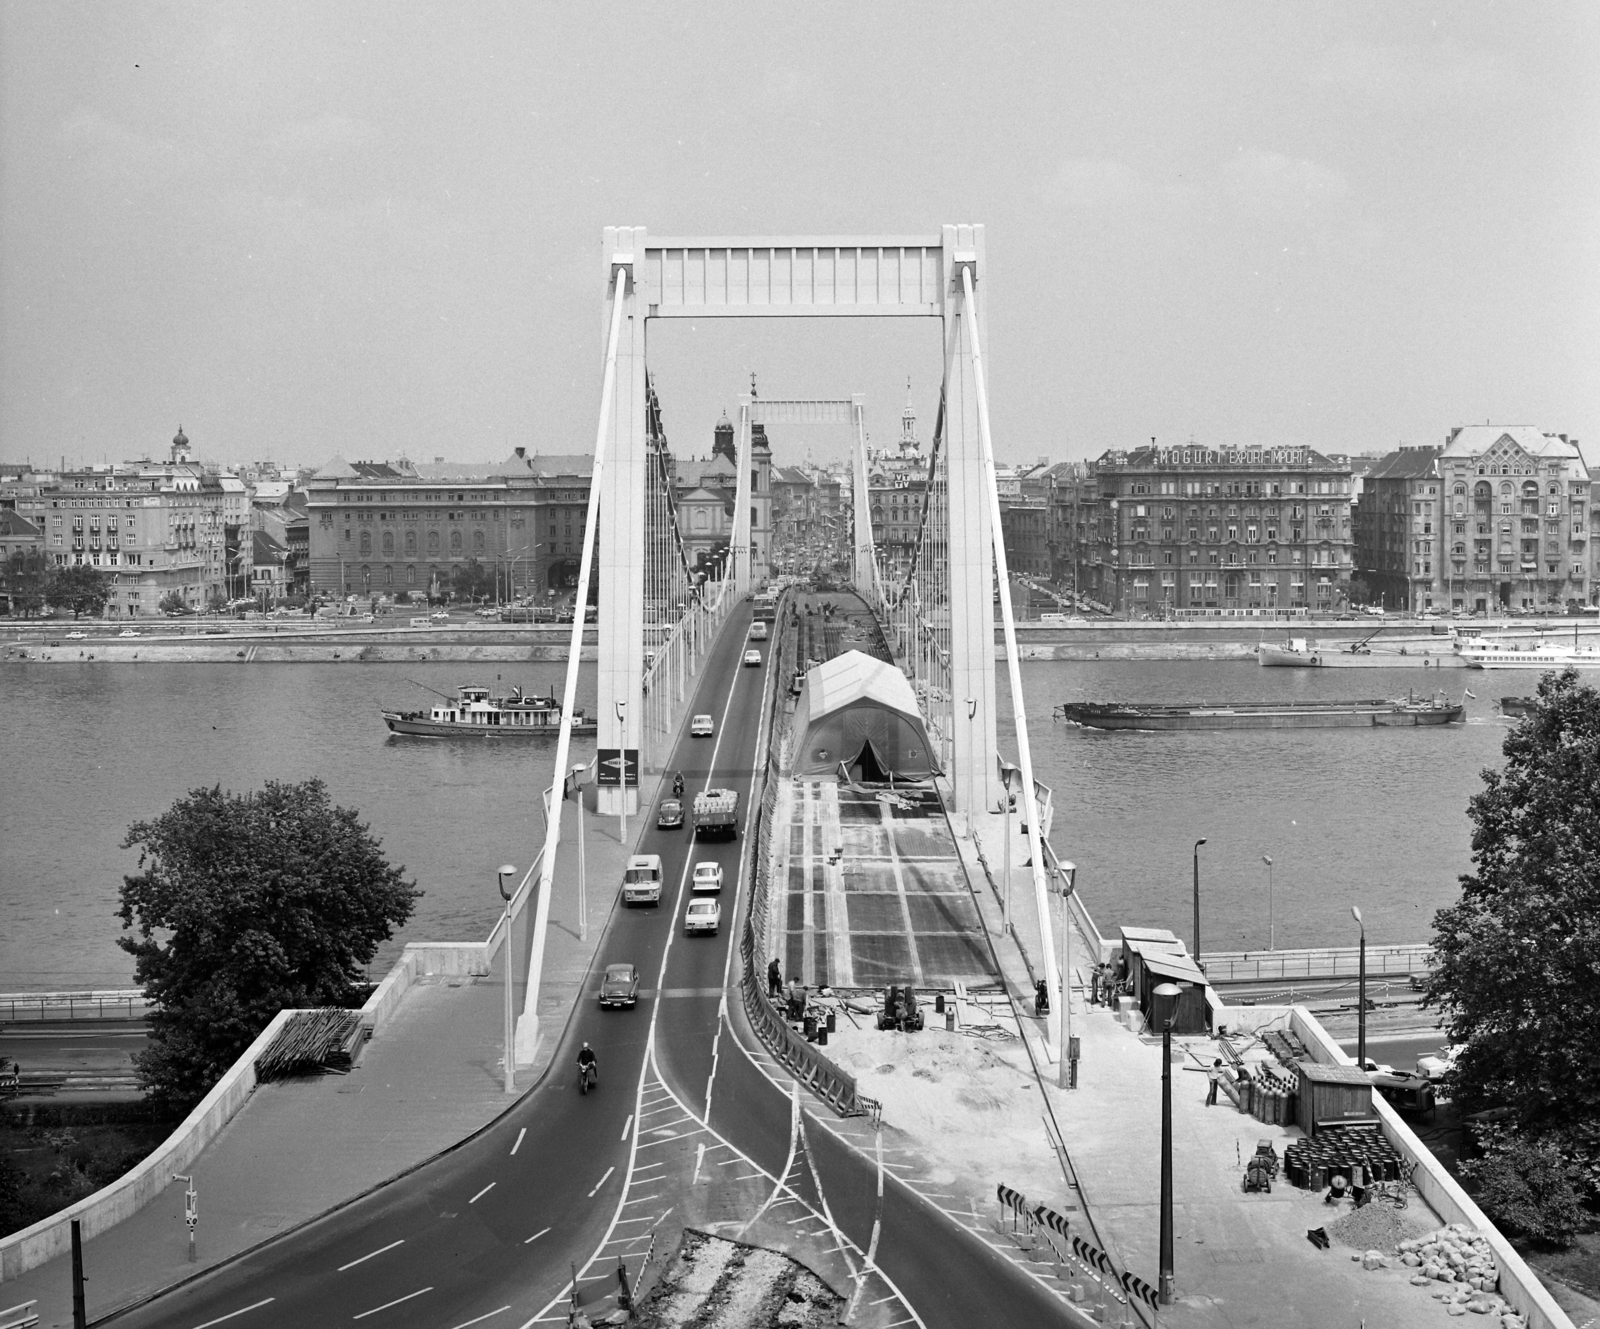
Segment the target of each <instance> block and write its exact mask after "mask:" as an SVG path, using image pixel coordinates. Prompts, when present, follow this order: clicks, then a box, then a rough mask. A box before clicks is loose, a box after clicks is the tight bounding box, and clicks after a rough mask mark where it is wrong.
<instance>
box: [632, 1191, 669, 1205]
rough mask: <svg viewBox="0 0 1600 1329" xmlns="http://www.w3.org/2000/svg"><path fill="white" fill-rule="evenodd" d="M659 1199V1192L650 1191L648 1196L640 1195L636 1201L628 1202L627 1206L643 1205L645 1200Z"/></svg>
mask: <svg viewBox="0 0 1600 1329" xmlns="http://www.w3.org/2000/svg"><path fill="white" fill-rule="evenodd" d="M660 1198H661V1192H660V1191H652V1192H651V1193H650V1194H649V1195H641V1196H640V1197H639V1198H638V1199H637V1200H629V1201H628V1203H629V1204H643V1203H644V1202H645V1201H646V1200H659V1199H660Z"/></svg>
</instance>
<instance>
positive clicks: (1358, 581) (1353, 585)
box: [1350, 577, 1372, 605]
mask: <svg viewBox="0 0 1600 1329" xmlns="http://www.w3.org/2000/svg"><path fill="white" fill-rule="evenodd" d="M1371 600H1372V588H1371V587H1370V586H1368V585H1367V581H1366V578H1365V577H1352V578H1350V603H1351V604H1353V605H1364V604H1368V603H1370V601H1371Z"/></svg>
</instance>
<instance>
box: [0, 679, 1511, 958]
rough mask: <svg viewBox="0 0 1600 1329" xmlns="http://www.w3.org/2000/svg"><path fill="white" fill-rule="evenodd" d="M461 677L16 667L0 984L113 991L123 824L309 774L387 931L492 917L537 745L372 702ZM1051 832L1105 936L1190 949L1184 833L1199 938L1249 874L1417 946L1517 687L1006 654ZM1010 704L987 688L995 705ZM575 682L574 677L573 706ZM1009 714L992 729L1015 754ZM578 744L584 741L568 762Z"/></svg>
mask: <svg viewBox="0 0 1600 1329" xmlns="http://www.w3.org/2000/svg"><path fill="white" fill-rule="evenodd" d="M466 668H467V667H463V666H461V665H458V664H404V665H402V664H364V665H356V664H326V665H305V664H283V665H275V664H254V665H230V664H216V665H195V664H186V665H177V664H171V665H161V664H145V665H122V664H118V665H106V664H99V665H96V664H83V665H62V664H50V665H37V664H35V665H28V664H12V665H8V666H6V668H5V669H4V671H3V673H0V680H3V681H0V690H3V695H4V697H5V702H6V706H5V710H6V714H7V717H8V726H7V729H8V733H7V739H8V743H7V749H8V763H7V765H8V768H9V770H10V772H11V774H10V775H9V777H8V778H7V779H6V780H5V781H4V783H3V785H0V919H3V920H4V922H3V924H0V990H28V989H41V988H43V989H62V988H86V987H120V986H125V985H127V984H128V983H130V982H131V980H132V962H131V959H130V957H128V956H127V955H126V954H125V953H124V952H122V951H121V950H120V949H118V947H117V945H116V938H117V936H118V935H119V933H120V930H121V924H120V922H119V921H118V919H117V916H116V907H117V892H118V888H119V886H120V885H121V881H122V876H123V874H124V873H128V872H132V871H134V870H135V869H136V867H137V860H136V856H135V855H134V854H132V853H130V852H129V851H126V850H123V849H122V848H120V844H121V841H122V839H123V836H124V835H125V834H126V831H127V828H128V826H129V824H130V823H132V822H135V821H139V820H142V819H147V818H151V817H155V816H157V815H159V814H160V813H161V812H163V811H164V810H165V809H166V808H168V807H169V806H170V805H171V804H172V802H173V801H174V800H175V799H177V798H179V797H181V796H182V795H183V794H184V793H185V792H187V791H188V790H190V789H194V788H197V787H201V786H210V785H215V784H221V785H222V786H223V787H224V788H225V789H232V790H245V789H251V788H258V787H259V786H260V785H261V784H262V783H263V782H264V781H266V780H269V779H277V780H285V781H288V780H300V779H304V778H306V777H308V776H312V775H315V776H318V777H320V778H321V779H322V780H324V781H325V782H326V783H327V785H328V788H329V790H330V792H331V794H332V796H333V798H334V800H335V801H336V802H338V803H340V804H342V805H344V806H347V807H353V808H355V809H357V810H358V811H359V812H360V814H361V816H362V818H363V819H364V820H366V821H367V822H368V823H369V824H370V825H371V827H372V830H373V831H374V833H375V834H376V835H377V836H378V837H379V838H380V839H381V840H382V842H383V847H384V850H385V852H386V853H387V854H388V856H389V858H390V861H391V862H395V863H400V864H404V865H405V868H406V871H407V873H408V875H409V876H411V877H414V878H415V879H416V881H417V883H418V885H420V886H421V887H422V888H423V890H424V891H425V894H424V896H423V897H422V899H421V901H420V902H419V904H418V908H417V912H416V914H415V916H414V917H413V919H412V920H411V922H410V923H409V924H408V925H407V926H406V928H405V931H404V933H403V934H402V935H401V936H400V937H398V938H397V939H396V940H395V941H394V942H392V943H390V944H389V945H388V946H386V947H385V948H384V950H383V952H382V954H381V955H380V957H379V959H378V961H377V962H376V963H375V964H374V966H373V968H374V970H375V971H377V972H381V971H382V970H383V969H384V968H385V967H386V966H387V963H388V961H389V959H390V958H391V957H392V956H393V955H394V954H396V953H397V951H398V947H399V945H400V944H401V943H402V942H403V941H405V940H419V941H420V940H472V939H477V938H481V937H483V936H484V935H486V934H487V933H488V931H489V928H490V927H491V926H492V924H493V922H494V919H495V917H496V915H497V913H498V911H499V907H500V898H499V895H498V893H497V892H496V889H495V868H496V867H497V866H498V865H499V864H501V863H505V862H510V863H515V864H517V865H519V866H525V865H526V864H527V863H528V862H529V861H530V860H531V859H532V857H533V854H534V853H535V851H536V848H537V846H538V844H540V843H542V830H541V827H542V819H541V816H540V813H539V792H540V790H541V789H542V788H543V787H544V786H545V784H547V783H548V781H549V779H550V762H551V761H552V760H553V758H554V747H555V744H554V740H553V739H534V740H531V741H522V742H510V741H495V742H486V741H483V740H481V739H478V740H449V739H443V740H441V739H393V738H390V737H389V736H388V732H387V730H386V729H385V727H384V724H383V722H382V720H381V719H380V718H379V715H378V711H379V708H380V707H381V706H389V707H396V706H403V707H408V708H412V707H419V706H425V705H427V704H428V702H429V701H430V698H429V695H428V694H427V693H426V692H424V691H422V690H421V689H420V688H418V687H417V686H415V684H417V683H420V684H424V685H426V686H428V687H431V688H436V689H439V690H440V691H445V692H448V691H452V690H453V689H454V688H455V687H456V686H457V685H459V684H461V683H466V682H482V683H486V684H491V685H494V684H496V683H497V676H496V674H495V673H493V672H489V673H483V674H475V675H472V676H470V677H469V676H468V673H467V672H466ZM493 668H496V669H498V671H499V680H498V681H499V685H500V686H503V687H506V688H509V687H510V686H512V685H513V684H516V685H520V686H522V687H523V688H525V689H538V690H540V691H545V690H549V689H552V688H558V687H559V686H560V679H561V675H562V666H561V665H559V664H535V665H521V666H514V665H501V666H495V667H493ZM1023 670H1024V676H1023V677H1024V688H1025V691H1026V696H1027V703H1028V711H1029V716H1030V724H1029V728H1030V732H1031V733H1032V736H1033V751H1034V759H1035V762H1036V763H1037V767H1038V775H1039V778H1040V779H1041V780H1043V781H1044V782H1045V783H1047V784H1049V785H1051V786H1052V787H1053V788H1054V790H1055V807H1056V813H1055V833H1054V836H1053V840H1054V843H1055V846H1056V848H1057V849H1058V851H1059V852H1060V853H1061V854H1062V856H1063V857H1070V858H1072V859H1074V860H1075V861H1076V862H1077V863H1078V865H1079V883H1080V887H1081V889H1082V890H1083V892H1084V894H1085V897H1086V899H1087V901H1088V904H1089V907H1090V910H1091V912H1092V913H1093V914H1094V915H1095V917H1096V919H1097V921H1098V922H1099V924H1100V926H1101V928H1102V929H1103V930H1107V931H1110V930H1112V929H1114V928H1115V926H1117V925H1119V924H1140V925H1146V926H1163V927H1171V928H1174V929H1176V930H1177V931H1178V932H1179V933H1180V934H1182V935H1184V936H1187V935H1188V933H1189V926H1190V923H1189V920H1190V886H1191V883H1190V852H1191V846H1192V845H1193V842H1194V841H1195V840H1196V839H1198V838H1199V837H1201V836H1205V837H1207V839H1208V840H1209V843H1208V844H1207V845H1206V847H1205V848H1204V849H1202V850H1201V855H1202V858H1201V891H1202V914H1203V917H1202V930H1203V931H1202V942H1203V945H1204V947H1205V948H1206V949H1213V948H1215V949H1229V950H1236V949H1244V948H1257V947H1265V946H1266V944H1267V869H1266V867H1265V865H1264V864H1263V863H1262V862H1261V858H1262V856H1263V855H1270V856H1271V857H1272V859H1273V865H1274V866H1273V882H1272V884H1273V896H1274V899H1273V914H1274V918H1275V921H1276V932H1277V944H1278V945H1279V946H1280V947H1287V946H1310V945H1324V944H1337V943H1350V942H1353V941H1354V940H1355V929H1354V925H1353V923H1352V922H1351V921H1350V910H1349V906H1350V905H1352V904H1359V905H1360V906H1361V907H1362V910H1363V913H1364V914H1365V916H1366V918H1367V928H1368V937H1369V938H1370V939H1371V940H1373V941H1374V942H1389V941H1423V940H1425V939H1426V938H1427V936H1428V929H1429V920H1430V919H1431V917H1432V915H1433V911H1434V910H1435V909H1437V908H1438V907H1439V906H1441V905H1443V904H1447V903H1449V902H1450V901H1451V900H1452V899H1453V898H1454V897H1455V893H1456V890H1457V886H1456V878H1457V877H1458V876H1459V874H1461V873H1462V872H1464V871H1466V870H1467V869H1468V867H1469V825H1468V822H1467V820H1466V817H1465V810H1466V803H1467V799H1468V797H1469V796H1470V795H1471V794H1472V793H1474V792H1475V791H1476V790H1477V789H1479V788H1480V787H1481V781H1480V778H1479V772H1480V771H1481V770H1482V769H1483V768H1484V767H1485V766H1490V765H1496V764H1498V763H1499V760H1500V744H1501V741H1502V739H1503V737H1504V735H1505V733H1506V730H1507V722H1506V721H1504V720H1501V719H1499V718H1497V717H1498V709H1497V707H1496V706H1495V704H1494V702H1495V699H1496V698H1498V697H1499V696H1500V695H1502V694H1504V693H1521V692H1531V691H1532V690H1533V688H1534V686H1535V683H1536V678H1535V676H1534V675H1531V674H1520V673H1501V674H1493V675H1489V674H1482V673H1478V672H1476V671H1473V672H1468V671H1465V670H1462V671H1451V672H1449V673H1447V674H1444V675H1442V676H1438V677H1437V679H1436V677H1435V676H1433V675H1431V674H1429V675H1424V674H1423V673H1422V672H1421V671H1420V670H1418V671H1413V670H1400V671H1394V672H1389V671H1339V672H1334V671H1301V670H1280V669H1260V668H1258V667H1256V666H1255V665H1254V664H1237V663H1232V664H1190V663H1174V662H1151V663H1141V662H1126V661H1104V662H1099V661H1096V662H1082V663H1079V662H1065V661H1057V662H1049V663H1034V664H1028V665H1025V666H1023ZM1436 681H1438V682H1442V683H1445V684H1447V685H1448V687H1449V689H1450V695H1451V696H1452V697H1454V698H1457V699H1459V697H1460V692H1461V689H1462V688H1463V687H1469V688H1471V689H1472V691H1474V692H1475V693H1477V694H1478V695H1477V699H1476V700H1474V701H1469V702H1468V714H1469V716H1470V719H1469V722H1468V723H1467V724H1466V725H1465V726H1462V725H1454V726H1450V727H1449V728H1442V729H1387V730H1385V729H1379V730H1338V729H1333V730H1305V731H1300V732H1284V731H1275V732H1274V731H1265V732H1245V733H1176V734H1128V733H1113V734H1098V733H1092V732H1088V731H1083V730H1078V729H1075V728H1072V727H1070V726H1067V725H1064V724H1062V723H1059V722H1052V721H1051V719H1050V712H1051V709H1052V708H1053V707H1054V706H1055V705H1057V704H1058V703H1060V702H1063V701H1068V700H1076V699H1091V700H1104V701H1116V700H1130V701H1137V700H1163V701H1183V700H1203V699H1210V700H1222V699H1246V698H1252V697H1261V698H1265V697H1279V696H1296V697H1347V698H1354V697H1376V696H1394V695H1399V694H1403V693H1404V692H1405V691H1406V690H1407V689H1408V688H1419V689H1421V688H1428V687H1431V686H1432V685H1434V684H1435V682H1436ZM1006 695H1007V690H1006V688H1005V679H1004V673H1003V671H1002V674H1001V696H1002V703H1003V706H1002V709H1003V713H1004V704H1005V703H1004V698H1005V696H1006ZM593 696H594V673H593V670H592V669H585V670H584V671H583V673H582V675H581V676H580V686H579V704H580V705H592V704H593ZM1010 728H1011V727H1010V725H1009V723H1007V724H1005V725H1003V726H1002V728H1001V732H1002V744H1003V746H1004V747H1006V748H1008V749H1009V748H1010V747H1011V741H1010ZM592 750H593V743H592V740H590V741H588V742H585V743H582V744H579V745H578V753H577V755H580V756H587V755H589V754H590V753H591V752H592Z"/></svg>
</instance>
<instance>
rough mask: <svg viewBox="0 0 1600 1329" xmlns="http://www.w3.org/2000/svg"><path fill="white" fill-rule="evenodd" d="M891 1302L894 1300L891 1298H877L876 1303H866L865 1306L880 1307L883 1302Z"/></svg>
mask: <svg viewBox="0 0 1600 1329" xmlns="http://www.w3.org/2000/svg"><path fill="white" fill-rule="evenodd" d="M893 1300H894V1298H893V1297H879V1298H878V1299H877V1300H876V1301H869V1302H868V1303H867V1305H869V1306H881V1305H883V1303H884V1302H886V1301H893Z"/></svg>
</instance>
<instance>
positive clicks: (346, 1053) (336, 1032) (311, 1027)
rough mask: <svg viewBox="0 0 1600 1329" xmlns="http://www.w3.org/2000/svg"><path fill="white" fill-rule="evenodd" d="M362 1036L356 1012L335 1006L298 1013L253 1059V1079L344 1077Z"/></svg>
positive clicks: (359, 1019) (362, 1032)
mask: <svg viewBox="0 0 1600 1329" xmlns="http://www.w3.org/2000/svg"><path fill="white" fill-rule="evenodd" d="M364 1036H365V1030H363V1029H362V1027H361V1015H360V1012H358V1011H352V1010H345V1009H343V1008H341V1007H337V1006H330V1007H324V1008H323V1009H321V1010H314V1011H297V1012H296V1013H295V1014H294V1015H293V1016H292V1017H291V1018H290V1020H289V1022H288V1023H287V1024H285V1025H284V1027H283V1028H282V1029H281V1030H280V1031H279V1032H278V1036H277V1037H276V1038H275V1039H273V1040H272V1042H271V1043H270V1044H269V1045H268V1047H267V1050H266V1051H265V1052H263V1053H262V1054H261V1055H260V1056H259V1057H257V1058H256V1079H257V1080H262V1081H265V1080H281V1079H284V1078H286V1077H288V1076H291V1075H316V1074H320V1073H321V1072H323V1071H332V1072H334V1073H335V1074H338V1075H343V1074H344V1073H345V1072H347V1071H348V1070H349V1069H350V1067H351V1065H352V1064H353V1062H354V1059H355V1050H356V1048H357V1047H358V1046H359V1044H360V1041H361V1039H362V1038H363V1037H364Z"/></svg>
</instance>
